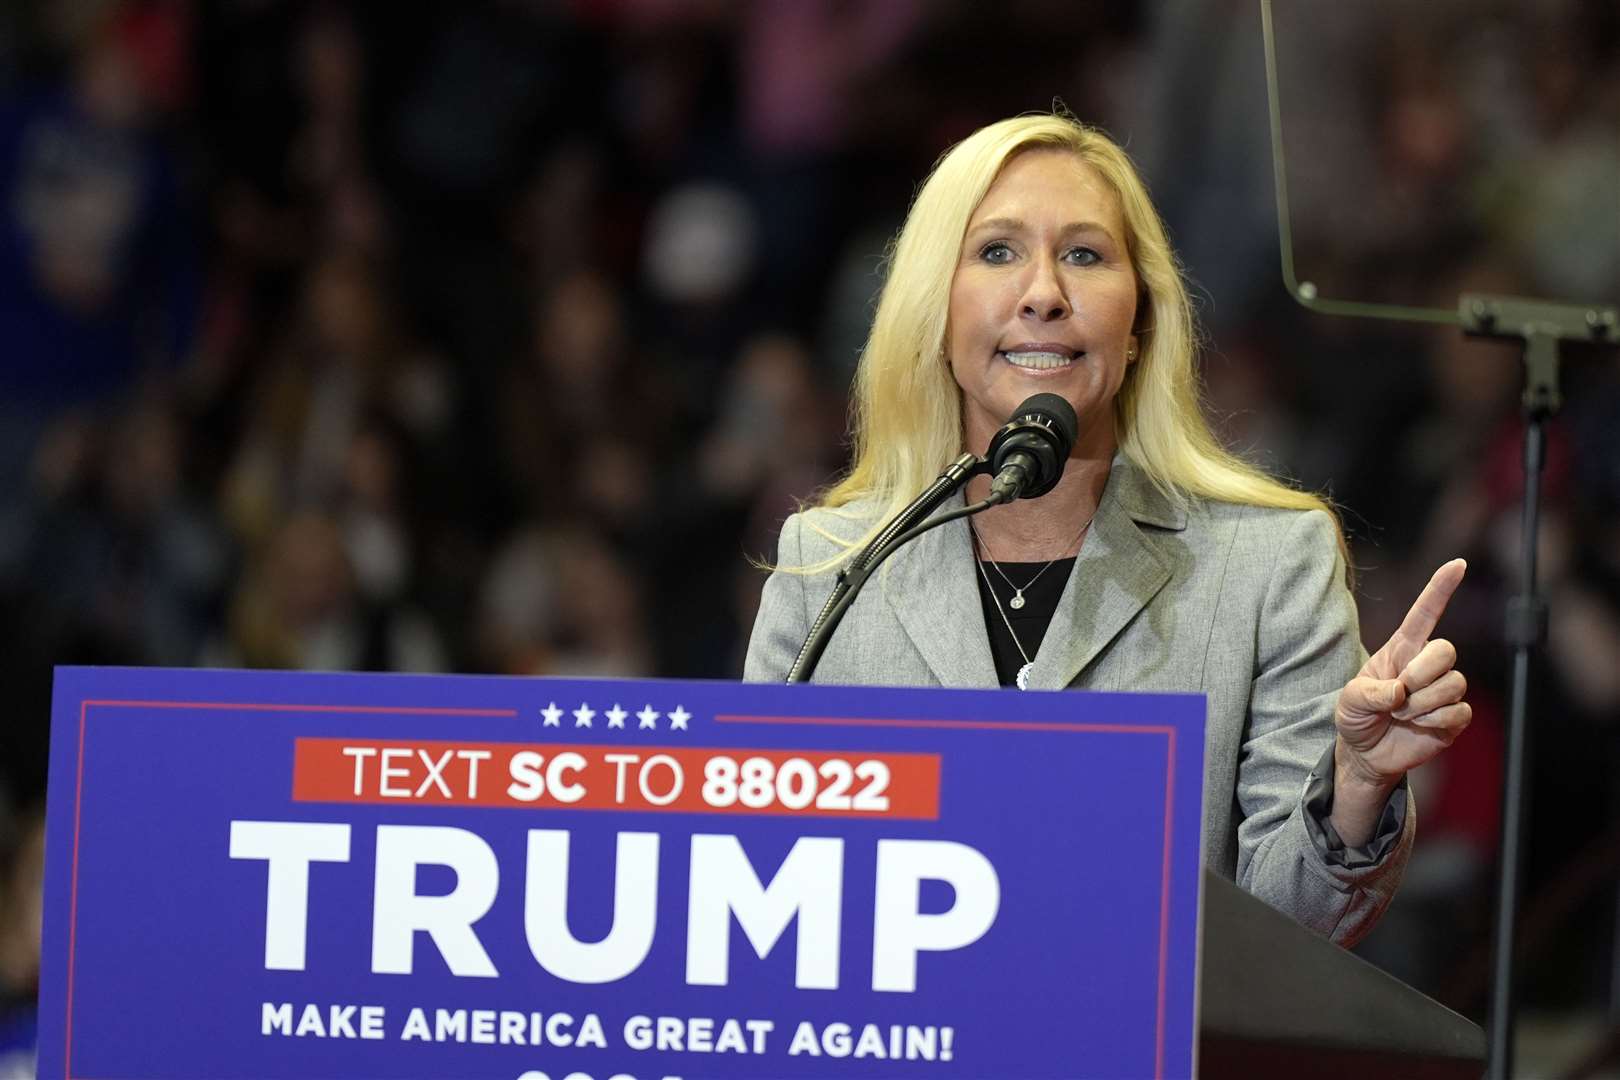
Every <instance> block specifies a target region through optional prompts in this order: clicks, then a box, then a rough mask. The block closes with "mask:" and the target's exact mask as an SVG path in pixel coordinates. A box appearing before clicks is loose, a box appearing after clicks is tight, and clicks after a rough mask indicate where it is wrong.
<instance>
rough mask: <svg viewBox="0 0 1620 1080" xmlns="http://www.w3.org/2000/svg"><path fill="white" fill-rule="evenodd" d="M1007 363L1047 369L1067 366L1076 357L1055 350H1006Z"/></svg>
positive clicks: (1039, 369)
mask: <svg viewBox="0 0 1620 1080" xmlns="http://www.w3.org/2000/svg"><path fill="white" fill-rule="evenodd" d="M1001 355H1002V356H1004V357H1006V359H1007V363H1009V364H1011V365H1012V366H1013V367H1021V368H1033V369H1035V370H1036V371H1047V370H1050V369H1051V368H1060V367H1067V366H1068V365H1069V364H1071V363H1073V362H1074V357H1072V356H1069V355H1068V354H1067V353H1055V352H1004V353H1002V354H1001Z"/></svg>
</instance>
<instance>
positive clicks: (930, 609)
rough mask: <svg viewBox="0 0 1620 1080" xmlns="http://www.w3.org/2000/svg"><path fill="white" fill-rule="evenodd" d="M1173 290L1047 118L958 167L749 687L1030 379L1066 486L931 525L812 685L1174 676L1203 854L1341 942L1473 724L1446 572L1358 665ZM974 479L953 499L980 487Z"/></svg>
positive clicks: (1116, 201)
mask: <svg viewBox="0 0 1620 1080" xmlns="http://www.w3.org/2000/svg"><path fill="white" fill-rule="evenodd" d="M1193 353H1194V329H1193V323H1192V316H1191V310H1190V307H1189V304H1188V300H1187V293H1186V288H1185V285H1184V283H1183V281H1182V279H1181V275H1180V272H1179V270H1178V268H1177V266H1176V262H1175V257H1174V255H1173V254H1172V252H1171V250H1170V246H1169V243H1168V241H1167V239H1166V237H1165V233H1164V227H1163V224H1162V223H1161V222H1160V221H1159V218H1158V215H1157V213H1156V212H1155V211H1154V209H1153V207H1152V204H1151V203H1150V202H1149V200H1148V197H1147V193H1146V191H1145V189H1144V187H1143V185H1142V182H1141V180H1140V178H1139V177H1138V176H1137V174H1136V171H1135V169H1134V167H1133V166H1132V164H1131V163H1130V161H1129V159H1128V158H1127V157H1126V156H1125V154H1124V152H1123V151H1121V150H1120V149H1119V147H1118V146H1116V145H1115V144H1114V143H1113V142H1111V141H1110V140H1109V139H1108V138H1107V137H1105V136H1103V135H1101V134H1100V133H1098V132H1096V131H1092V130H1089V129H1087V128H1085V127H1083V126H1081V125H1080V124H1077V123H1075V122H1074V121H1072V120H1070V119H1068V118H1065V117H1061V116H1030V117H1019V118H1016V119H1012V120H1005V121H1002V122H1000V123H997V124H992V125H990V126H989V127H986V128H984V129H982V130H980V131H978V132H976V133H975V134H973V135H972V136H970V137H969V138H967V139H966V140H964V141H963V142H961V143H960V144H958V145H957V146H956V147H955V148H954V149H952V150H951V151H950V152H949V153H947V154H946V155H945V156H944V157H943V158H942V159H941V160H940V162H939V163H938V165H937V166H936V167H935V169H934V171H933V173H932V175H931V176H930V177H929V179H928V181H927V183H926V184H925V185H924V186H923V188H922V190H921V192H920V193H919V194H918V196H917V199H916V202H915V204H914V205H913V206H912V209H911V213H910V215H909V217H908V218H907V221H906V224H905V226H904V228H903V229H902V230H901V232H900V236H899V239H898V241H897V243H896V245H895V249H894V254H893V260H892V263H891V266H890V273H889V278H888V281H887V283H886V284H885V286H884V289H883V296H882V299H881V301H880V302H879V305H878V311H877V315H876V318H875V319H874V321H873V325H872V333H871V337H870V338H869V340H868V342H867V345H866V349H865V352H864V353H863V355H862V358H861V363H860V369H859V371H858V373H857V375H856V381H855V382H856V385H855V401H856V409H855V419H854V435H855V464H854V467H853V469H852V470H851V472H850V473H849V475H848V476H847V477H846V478H845V479H844V480H843V481H842V482H841V483H839V484H838V485H836V486H835V487H833V488H832V489H831V490H830V491H829V492H827V493H826V494H825V495H824V496H823V497H822V499H821V501H820V503H819V505H817V506H816V507H814V508H813V509H809V510H806V511H805V512H803V513H800V514H796V515H794V516H793V517H791V518H789V519H788V521H787V523H786V525H785V526H784V527H783V530H782V539H781V546H780V549H779V553H778V569H777V571H776V572H775V573H773V574H772V575H771V578H770V580H769V581H768V582H767V583H766V586H765V592H764V597H763V599H762V602H761V605H760V611H759V618H758V621H757V623H756V624H755V627H754V633H753V637H752V640H751V641H750V645H749V650H748V659H747V665H746V676H745V677H746V678H748V679H753V680H778V679H781V678H784V677H785V676H786V673H787V671H788V669H789V667H791V665H792V662H793V659H794V656H795V655H796V653H797V651H798V648H799V645H800V643H801V642H802V641H803V639H804V636H805V634H806V633H807V632H808V630H809V628H810V624H811V621H812V620H813V619H814V617H815V614H816V612H817V611H819V610H820V608H821V605H822V603H823V601H824V600H825V598H826V596H827V594H828V593H829V592H830V591H831V589H832V586H833V581H834V576H835V575H834V571H835V570H836V568H837V567H838V566H839V564H840V563H841V562H842V561H844V560H845V559H847V558H848V557H849V556H850V555H851V554H852V553H853V552H854V551H856V550H858V549H859V547H860V546H861V545H862V544H863V543H864V542H865V541H866V540H867V539H870V538H871V537H872V535H873V534H874V533H875V532H876V530H877V529H878V528H880V527H881V525H882V523H883V522H884V521H886V520H887V519H888V518H889V517H890V516H891V515H892V514H893V513H895V512H896V511H898V510H899V508H900V507H901V506H903V505H904V504H905V503H907V502H908V501H909V500H910V499H911V498H912V497H913V496H914V495H915V494H916V493H917V492H918V491H920V490H921V489H922V488H923V486H924V485H925V484H926V483H927V482H928V481H929V480H931V479H933V477H934V476H935V475H937V474H938V473H939V471H940V470H941V469H942V468H943V467H944V465H945V463H946V462H948V461H949V460H950V459H951V458H953V457H955V456H956V455H957V454H959V453H960V452H962V450H963V449H967V450H971V451H972V452H974V453H977V454H981V455H982V454H983V453H984V452H985V450H986V448H987V447H988V444H989V441H990V437H991V435H992V434H993V433H994V432H995V430H996V429H997V428H998V427H999V426H1000V425H1001V424H1003V423H1005V422H1006V420H1007V418H1008V417H1009V415H1011V413H1012V412H1013V411H1014V409H1015V408H1016V407H1017V405H1018V404H1019V403H1020V402H1022V401H1023V400H1024V399H1025V398H1027V397H1028V396H1029V395H1031V394H1034V393H1038V392H1042V391H1050V392H1053V393H1057V394H1061V395H1062V396H1063V397H1065V398H1067V399H1068V401H1069V402H1070V403H1071V404H1072V405H1073V406H1074V408H1075V412H1076V413H1077V414H1078V416H1079V418H1080V436H1079V439H1078V440H1077V442H1076V444H1075V448H1074V451H1073V453H1072V455H1071V456H1070V458H1069V461H1068V464H1067V466H1066V468H1065V470H1064V473H1063V478H1062V480H1061V481H1060V482H1059V484H1058V485H1057V487H1056V488H1054V489H1053V490H1052V491H1051V492H1049V493H1048V494H1046V495H1044V496H1042V497H1041V498H1039V499H1032V500H1027V501H1021V502H1016V503H1013V504H1011V505H1008V506H1004V507H998V508H996V509H994V510H991V511H989V512H987V513H984V514H981V515H979V516H978V517H977V518H975V519H972V525H971V526H970V525H969V524H967V523H966V522H953V523H951V524H949V525H946V526H943V527H941V528H938V529H935V530H934V531H932V532H930V533H927V534H925V535H924V536H923V537H922V538H921V539H919V540H918V541H916V542H915V543H913V544H911V545H909V546H908V547H906V548H904V549H902V550H901V551H900V552H898V553H897V554H896V555H895V556H894V557H893V558H891V559H890V560H889V562H888V563H887V564H886V566H885V569H884V571H883V572H881V573H880V575H879V577H878V579H877V580H876V581H874V582H873V583H872V586H871V587H868V588H867V589H866V591H865V592H864V593H862V595H861V597H860V599H859V600H858V601H857V602H856V603H855V604H854V605H853V606H852V607H851V609H850V611H849V613H848V615H847V616H846V618H845V620H844V622H843V624H842V625H841V626H840V628H839V630H838V632H837V633H836V634H835V635H834V636H833V638H832V641H831V643H830V645H829V646H828V648H827V651H826V652H825V654H824V655H823V657H822V659H821V662H820V665H819V666H818V668H817V670H816V676H815V677H816V681H819V682H828V683H846V684H847V683H857V684H890V685H924V686H926V685H945V686H952V687H991V686H996V685H998V684H999V685H1003V686H1006V685H1013V684H1016V685H1019V686H1025V685H1027V686H1028V687H1029V688H1031V689H1048V690H1055V689H1061V688H1064V687H1083V688H1090V689H1098V690H1142V691H1193V692H1199V693H1203V694H1206V695H1207V696H1208V701H1209V714H1208V721H1207V723H1208V728H1207V739H1206V751H1205V753H1206V762H1207V764H1206V776H1205V805H1204V851H1205V857H1206V859H1207V861H1208V862H1209V864H1210V865H1211V866H1213V867H1214V868H1216V869H1217V870H1219V871H1220V872H1222V873H1224V874H1226V875H1227V876H1229V877H1232V878H1235V879H1236V880H1237V881H1238V883H1239V884H1241V885H1243V886H1244V887H1245V888H1247V889H1249V890H1250V891H1251V892H1253V893H1255V894H1256V895H1258V896H1260V897H1261V898H1263V899H1265V900H1266V901H1268V902H1269V903H1271V904H1272V905H1273V906H1275V907H1278V908H1280V909H1282V910H1283V911H1286V912H1288V913H1289V914H1290V915H1292V916H1294V918H1296V919H1297V920H1299V921H1300V922H1302V923H1304V924H1305V925H1307V926H1309V927H1312V928H1313V929H1315V930H1317V931H1318V932H1320V933H1322V934H1325V935H1328V936H1331V937H1332V938H1333V939H1334V940H1335V941H1338V942H1341V943H1343V944H1350V943H1353V942H1354V941H1356V940H1358V939H1359V938H1360V937H1361V936H1362V935H1363V934H1365V933H1366V931H1367V930H1368V929H1369V928H1370V927H1371V926H1372V924H1373V923H1374V922H1375V921H1376V919H1377V918H1378V915H1379V914H1380V913H1381V912H1382V910H1383V909H1384V907H1385V906H1386V905H1387V904H1388V902H1389V899H1390V897H1391V896H1392V894H1393V892H1394V888H1395V885H1396V883H1397V882H1398V881H1399V878H1400V874H1401V871H1402V869H1403V867H1404V865H1405V862H1406V858H1407V855H1408V853H1409V852H1410V850H1411V844H1412V837H1413V831H1414V828H1415V825H1416V815H1415V813H1414V812H1413V810H1412V808H1411V805H1410V802H1409V799H1408V796H1407V790H1406V785H1405V776H1406V772H1407V771H1408V770H1409V769H1412V768H1415V767H1416V766H1418V765H1420V764H1422V763H1423V762H1424V761H1427V760H1428V759H1429V758H1431V757H1433V756H1434V755H1435V754H1437V753H1439V752H1440V750H1442V749H1443V748H1444V747H1446V746H1448V745H1450V743H1451V741H1452V740H1453V739H1455V738H1456V737H1457V735H1458V734H1459V733H1460V732H1461V731H1462V730H1463V729H1464V728H1465V727H1466V726H1467V725H1468V721H1469V719H1470V710H1469V707H1468V705H1467V703H1466V702H1464V701H1463V695H1464V692H1465V690H1466V683H1465V680H1464V679H1463V677H1462V675H1461V673H1460V672H1457V671H1456V670H1454V664H1455V661H1456V653H1455V650H1454V649H1453V648H1452V647H1451V645H1450V644H1449V643H1448V642H1446V641H1444V640H1439V639H1436V640H1430V634H1431V633H1432V632H1433V630H1434V626H1435V623H1436V622H1437V620H1438V619H1439V617H1440V614H1441V612H1443V611H1444V609H1445V605H1446V602H1447V600H1448V599H1449V598H1450V596H1451V594H1452V592H1453V591H1455V589H1456V588H1457V585H1458V583H1459V582H1460V581H1461V580H1462V576H1463V572H1464V569H1465V567H1464V564H1463V562H1462V560H1460V559H1458V560H1453V561H1452V562H1449V563H1447V564H1446V565H1445V566H1442V567H1441V568H1440V569H1439V570H1438V571H1437V572H1436V573H1435V575H1434V577H1433V579H1432V580H1431V581H1430V582H1429V584H1428V586H1427V587H1426V588H1425V589H1424V591H1423V594H1422V595H1421V596H1420V597H1419V598H1418V600H1417V602H1416V604H1415V605H1414V606H1413V608H1412V610H1411V613H1410V614H1409V615H1408V616H1407V618H1406V621H1405V622H1404V623H1403V625H1402V626H1401V628H1400V630H1399V631H1397V633H1396V634H1395V636H1394V637H1393V638H1391V639H1390V641H1389V642H1388V643H1387V644H1385V645H1384V646H1383V648H1381V649H1380V650H1379V651H1378V652H1377V653H1375V654H1373V655H1372V656H1371V657H1368V655H1367V653H1366V651H1365V650H1364V649H1363V648H1362V646H1361V642H1360V638H1359V632H1358V629H1357V623H1356V609H1355V605H1354V602H1353V601H1352V599H1351V596H1350V592H1349V590H1348V588H1347V585H1346V577H1347V572H1346V559H1345V546H1344V539H1343V536H1342V535H1341V533H1340V531H1339V525H1338V520H1337V518H1336V516H1335V515H1334V514H1333V512H1332V510H1331V509H1330V508H1329V507H1328V506H1327V505H1326V504H1325V503H1324V502H1323V501H1322V500H1321V499H1319V498H1317V497H1316V496H1314V495H1310V494H1307V493H1303V492H1299V491H1295V490H1293V489H1291V488H1288V487H1285V486H1283V485H1281V484H1278V483H1277V482H1275V481H1273V480H1271V479H1269V478H1268V477H1266V476H1265V475H1263V474H1262V473H1260V472H1258V471H1256V470H1255V469H1253V468H1251V467H1249V466H1248V465H1245V464H1244V463H1242V462H1241V461H1239V460H1237V459H1235V458H1233V457H1232V456H1231V455H1229V454H1227V453H1225V452H1224V451H1223V450H1221V449H1220V447H1219V445H1218V444H1217V442H1216V441H1215V439H1214V438H1213V437H1212V436H1211V434H1210V432H1209V429H1208V427H1207V426H1206V424H1205V422H1204V420H1203V418H1202V415H1201V413H1200V412H1199V408H1198V402H1197V389H1196V380H1195V376H1194V369H1193ZM987 492H988V480H987V479H986V478H982V477H981V478H979V479H977V480H976V481H974V482H973V483H972V484H970V485H969V486H968V489H967V493H966V497H967V498H968V500H970V501H977V500H979V499H982V498H983V497H984V496H985V495H986V494H987Z"/></svg>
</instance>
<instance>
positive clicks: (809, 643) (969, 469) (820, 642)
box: [787, 454, 1000, 683]
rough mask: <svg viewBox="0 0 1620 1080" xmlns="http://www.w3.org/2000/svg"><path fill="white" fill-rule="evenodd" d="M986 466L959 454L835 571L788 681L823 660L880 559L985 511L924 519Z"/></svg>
mask: <svg viewBox="0 0 1620 1080" xmlns="http://www.w3.org/2000/svg"><path fill="white" fill-rule="evenodd" d="M988 468H989V466H988V464H987V463H986V462H985V461H983V460H981V459H980V458H979V457H977V456H976V455H974V454H963V455H962V456H961V457H959V458H957V459H956V460H955V461H953V462H951V463H950V465H949V466H947V467H946V469H945V471H944V472H942V473H940V474H939V477H938V479H936V480H935V481H934V482H933V483H932V484H929V485H928V488H927V490H925V491H924V492H923V493H922V494H921V495H919V496H917V498H916V499H915V500H913V501H912V503H911V505H909V506H907V507H906V508H905V509H904V510H902V511H900V513H899V514H897V515H895V517H894V520H892V521H890V522H889V523H888V525H886V526H884V528H883V531H882V532H880V533H878V535H877V536H876V537H875V538H874V539H873V540H872V542H871V543H870V544H868V545H866V547H864V548H862V549H861V550H860V551H859V552H858V553H857V554H856V555H855V557H854V558H852V559H850V561H849V565H848V566H846V567H845V568H844V569H842V570H840V571H839V572H838V583H837V584H836V585H834V586H833V591H832V595H830V596H828V597H827V602H826V603H825V604H823V605H822V608H821V613H820V614H819V615H817V616H816V621H815V623H814V624H812V625H811V627H810V634H809V636H808V637H806V638H805V639H804V644H803V645H802V646H800V648H799V655H798V657H797V658H796V659H795V660H794V661H793V667H792V669H791V670H789V671H788V677H787V681H788V682H790V683H799V682H809V681H810V676H811V675H812V674H814V673H815V670H816V664H817V663H819V662H820V660H821V654H822V652H823V651H824V650H825V649H826V648H827V642H828V641H830V640H832V634H833V631H834V630H836V629H838V624H839V622H840V621H842V620H843V618H844V612H846V611H848V610H849V606H850V605H851V604H853V603H854V602H855V597H856V596H858V595H860V591H861V586H863V585H865V584H866V579H867V578H868V577H870V576H871V575H872V571H874V570H876V569H877V568H878V566H879V565H881V564H882V562H883V560H884V559H886V558H888V557H889V555H890V554H892V553H893V552H894V551H896V550H897V549H898V548H899V547H900V545H902V544H904V543H905V542H906V541H908V540H910V539H912V538H913V537H915V536H916V535H918V534H919V533H921V532H926V531H927V530H928V529H929V528H932V527H934V526H937V525H943V524H945V522H947V521H950V520H952V519H953V518H955V517H960V516H962V515H963V514H971V513H976V512H978V511H980V510H987V509H989V508H990V507H991V506H992V505H994V502H986V503H980V504H975V505H974V506H970V507H963V508H961V509H960V511H959V512H953V513H950V514H941V515H940V516H939V517H937V518H933V519H932V520H924V519H926V518H928V515H929V514H932V513H933V512H934V511H935V510H937V509H938V508H939V507H940V505H941V504H943V503H944V502H945V500H946V499H948V498H950V497H951V496H952V495H954V494H955V493H956V492H957V490H958V489H959V488H961V487H962V485H963V484H965V483H967V482H968V481H969V480H971V479H972V478H973V477H975V476H978V475H979V474H980V473H983V472H986V471H987V470H988ZM995 501H1000V500H995Z"/></svg>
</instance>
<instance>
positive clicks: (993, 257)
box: [979, 240, 1013, 263]
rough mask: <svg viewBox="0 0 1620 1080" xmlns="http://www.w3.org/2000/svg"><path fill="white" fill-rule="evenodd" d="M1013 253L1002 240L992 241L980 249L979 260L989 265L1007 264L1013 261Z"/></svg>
mask: <svg viewBox="0 0 1620 1080" xmlns="http://www.w3.org/2000/svg"><path fill="white" fill-rule="evenodd" d="M1012 255H1013V251H1012V248H1010V247H1008V246H1007V245H1006V244H1005V243H1003V242H1002V241H1000V240H992V241H991V242H990V243H988V244H986V245H984V247H982V248H980V249H979V258H981V259H983V260H984V261H985V262H987V263H1007V262H1011V261H1012Z"/></svg>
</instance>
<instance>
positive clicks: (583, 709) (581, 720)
mask: <svg viewBox="0 0 1620 1080" xmlns="http://www.w3.org/2000/svg"><path fill="white" fill-rule="evenodd" d="M595 715H596V710H595V709H593V708H591V707H590V706H589V705H585V704H581V705H580V707H579V708H577V709H575V710H574V726H575V727H590V726H591V717H593V716H595Z"/></svg>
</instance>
